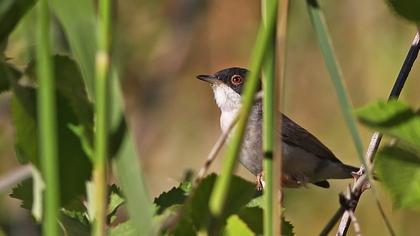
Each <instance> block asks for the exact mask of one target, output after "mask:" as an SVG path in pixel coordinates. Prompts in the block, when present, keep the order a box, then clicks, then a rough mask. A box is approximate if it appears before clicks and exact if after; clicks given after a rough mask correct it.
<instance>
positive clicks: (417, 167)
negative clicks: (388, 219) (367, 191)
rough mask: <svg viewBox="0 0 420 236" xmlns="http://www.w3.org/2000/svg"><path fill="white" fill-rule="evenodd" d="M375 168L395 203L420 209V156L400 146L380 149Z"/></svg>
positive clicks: (399, 205) (398, 205)
mask: <svg viewBox="0 0 420 236" xmlns="http://www.w3.org/2000/svg"><path fill="white" fill-rule="evenodd" d="M375 168H376V171H377V173H378V177H379V179H380V180H381V183H382V184H383V185H384V186H385V188H386V189H387V190H388V191H389V193H390V195H391V197H392V199H393V201H394V204H395V205H396V206H397V207H401V208H417V209H420V157H419V155H418V154H416V153H413V152H411V151H409V150H406V149H403V148H401V147H398V146H392V147H386V148H383V149H382V150H380V151H379V153H378V154H377V157H376V159H375Z"/></svg>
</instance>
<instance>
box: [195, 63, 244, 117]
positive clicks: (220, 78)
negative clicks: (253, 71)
mask: <svg viewBox="0 0 420 236" xmlns="http://www.w3.org/2000/svg"><path fill="white" fill-rule="evenodd" d="M248 72H249V71H248V70H247V69H244V68H240V67H231V68H227V69H223V70H221V71H218V72H216V73H215V74H210V75H198V76H197V79H200V80H203V81H205V82H208V83H210V85H211V88H212V89H213V93H214V98H215V100H216V103H217V106H218V107H219V108H220V109H221V110H222V111H229V110H236V109H238V108H239V107H240V106H241V94H242V91H243V88H244V84H245V82H246V76H247V74H248Z"/></svg>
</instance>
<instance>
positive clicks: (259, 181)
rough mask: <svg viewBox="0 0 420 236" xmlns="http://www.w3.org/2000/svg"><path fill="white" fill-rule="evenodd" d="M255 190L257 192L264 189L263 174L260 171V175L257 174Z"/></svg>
mask: <svg viewBox="0 0 420 236" xmlns="http://www.w3.org/2000/svg"><path fill="white" fill-rule="evenodd" d="M256 182H257V190H258V191H262V190H263V189H264V187H265V182H264V172H263V171H261V173H259V174H257V181H256Z"/></svg>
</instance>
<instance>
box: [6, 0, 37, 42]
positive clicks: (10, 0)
mask: <svg viewBox="0 0 420 236" xmlns="http://www.w3.org/2000/svg"><path fill="white" fill-rule="evenodd" d="M35 2H36V0H1V1H0V44H4V43H5V41H6V39H7V38H8V36H9V34H10V33H11V32H12V31H13V30H14V29H15V27H16V25H17V23H18V22H19V20H20V19H21V18H22V17H23V16H24V15H25V13H26V12H27V11H28V10H29V9H30V8H32V6H33V5H34V3H35Z"/></svg>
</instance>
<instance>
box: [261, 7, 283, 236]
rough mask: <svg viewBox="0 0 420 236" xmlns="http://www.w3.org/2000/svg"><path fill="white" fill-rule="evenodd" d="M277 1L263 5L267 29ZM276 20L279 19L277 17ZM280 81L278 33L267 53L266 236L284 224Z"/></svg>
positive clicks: (269, 235)
mask: <svg viewBox="0 0 420 236" xmlns="http://www.w3.org/2000/svg"><path fill="white" fill-rule="evenodd" d="M273 4H276V3H274V1H273V0H263V1H262V17H263V23H264V27H267V14H268V11H269V9H270V8H273V7H274V6H273ZM275 14H276V18H277V13H275ZM277 84H278V83H277V81H276V29H275V30H274V33H273V34H272V36H271V39H270V40H269V42H268V46H267V52H266V55H265V59H264V64H263V92H264V96H263V137H262V138H263V153H264V159H263V169H264V180H265V188H264V194H263V199H264V206H265V207H264V218H263V223H264V226H263V227H264V235H265V236H272V235H274V232H275V231H278V232H280V229H278V230H276V229H275V227H276V228H278V227H279V225H280V224H279V223H278V222H281V221H280V219H279V218H278V217H276V214H275V213H276V209H277V207H276V205H277V201H276V198H275V196H276V193H277V192H278V189H277V186H276V183H277V181H275V180H276V178H275V176H276V173H274V171H275V169H276V168H274V157H276V155H275V151H277V150H275V149H276V148H275V144H276V135H275V134H276V132H277V131H278V129H277V128H278V127H276V126H277V123H276V121H277V119H276V118H277V94H276V91H278V89H277Z"/></svg>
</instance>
